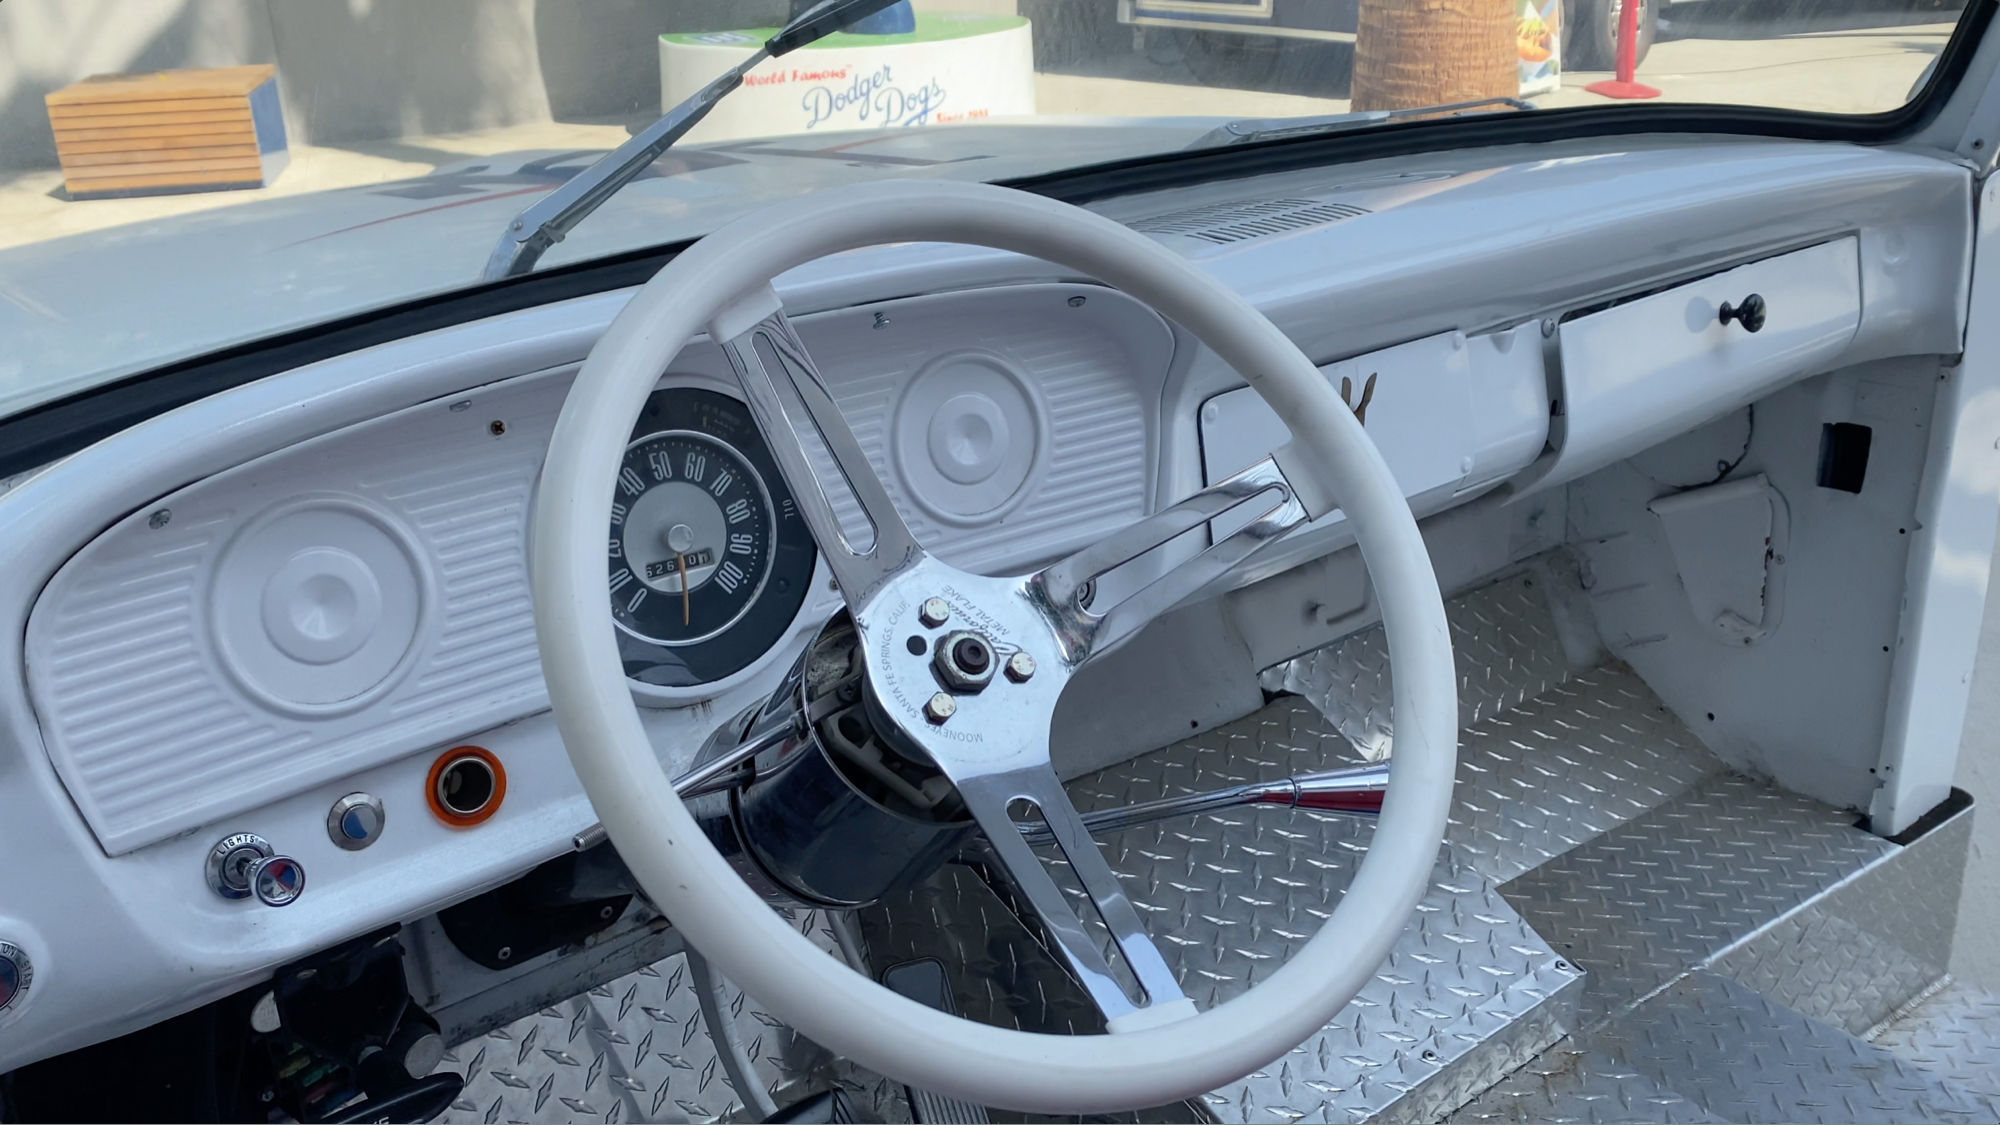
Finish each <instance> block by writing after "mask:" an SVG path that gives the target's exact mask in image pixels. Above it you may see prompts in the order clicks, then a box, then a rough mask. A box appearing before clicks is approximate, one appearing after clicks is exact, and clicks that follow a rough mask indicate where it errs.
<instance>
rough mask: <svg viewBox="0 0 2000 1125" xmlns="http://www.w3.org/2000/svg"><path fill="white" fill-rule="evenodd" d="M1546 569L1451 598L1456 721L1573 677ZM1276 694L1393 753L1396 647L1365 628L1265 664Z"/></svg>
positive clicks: (1380, 754) (1366, 749)
mask: <svg viewBox="0 0 2000 1125" xmlns="http://www.w3.org/2000/svg"><path fill="white" fill-rule="evenodd" d="M1552 580H1553V579H1552V578H1551V577H1550V576H1548V575H1546V574H1545V573H1538V572H1536V571H1528V572H1523V573H1518V574H1515V575H1512V576H1510V577H1507V578H1503V579H1500V580H1499V581H1497V582H1492V583H1489V584H1488V585H1485V586H1482V587H1479V588H1478V589H1475V590H1471V591H1468V592H1466V593H1464V594H1460V595H1459V596H1457V597H1455V598H1453V599H1451V601H1449V602H1447V603H1446V605H1445V614H1446V619H1447V620H1448V621H1449V623H1450V625H1451V646H1452V653H1453V656H1454V657H1455V659H1456V662H1457V665H1458V725H1459V727H1460V728H1461V729H1463V728H1465V727H1469V726H1472V725H1474V724H1476V723H1478V722H1480V721H1482V720H1484V719H1487V718H1489V717H1491V716H1493V715H1495V714H1498V713H1499V712H1502V711H1505V710H1508V709H1509V708H1512V707H1517V706H1519V705H1520V704H1522V703H1524V702H1526V701H1527V700H1530V699H1533V698H1534V697H1536V696H1538V695H1540V694H1542V693H1543V692H1545V691H1547V690H1548V689H1549V688H1551V687H1553V686H1555V685H1556V684H1559V683H1561V682H1563V681H1564V680H1566V679H1568V678H1569V676H1570V674H1571V672H1572V671H1573V670H1574V669H1572V668H1571V666H1570V662H1569V660H1568V658H1567V657H1565V656H1564V654H1563V646H1562V642H1561V640H1560V639H1559V638H1558V636H1557V634H1556V628H1555V625H1554V622H1553V619H1552V616H1551V614H1550V612H1549V607H1548V601H1547V597H1546V595H1547V593H1548V591H1547V589H1546V584H1547V583H1548V582H1549V581H1552ZM1263 681H1264V687H1265V689H1266V690H1268V691H1274V692H1280V691H1281V692H1290V693H1292V694H1294V695H1302V696H1304V697H1305V698H1306V699H1308V700H1310V701H1312V704H1313V706H1314V707H1316V708H1318V709H1319V710H1320V711H1321V712H1322V713H1323V714H1324V715H1325V716H1326V717H1327V720H1328V722H1330V723H1331V724H1332V726H1333V728H1334V730H1336V731H1338V732H1339V733H1340V735H1341V736H1342V737H1343V738H1345V739H1347V740H1348V741H1349V742H1351V743H1353V744H1354V746H1355V747H1356V748H1357V749H1358V750H1359V751H1360V753H1361V755H1362V756H1363V757H1364V758H1366V759H1368V760H1369V761H1372V762H1379V761H1381V760H1382V759H1384V758H1387V757H1388V756H1389V753H1390V750H1391V747H1392V745H1393V743H1394V741H1395V724H1394V722H1393V721H1392V718H1391V716H1390V714H1389V710H1390V708H1389V684H1390V672H1389V644H1388V641H1387V638H1386V637H1385V636H1384V635H1383V632H1382V629H1381V627H1380V626H1377V627H1375V628H1372V629H1364V630H1362V631H1361V632H1358V633H1355V634H1354V635H1352V636H1349V637H1345V638H1342V639H1341V640H1339V641H1336V642H1334V643H1333V644H1330V645H1328V646H1326V647H1325V648H1322V649H1318V650H1316V651H1313V652H1309V653H1306V654H1305V655H1304V656H1301V657H1299V658H1297V659H1295V660H1288V661H1286V662H1285V663H1283V664H1280V665H1277V666H1276V667H1274V668H1270V669H1268V670H1266V671H1265V673H1264V675H1263Z"/></svg>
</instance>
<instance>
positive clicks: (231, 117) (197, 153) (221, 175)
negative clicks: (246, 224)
mask: <svg viewBox="0 0 2000 1125" xmlns="http://www.w3.org/2000/svg"><path fill="white" fill-rule="evenodd" d="M277 76H278V72H277V68H275V67H271V66H232V67H225V68H222V69H219V70H163V71H160V72H158V73H155V74H102V75H98V76H96V77H94V78H86V79H84V80H83V81H81V82H78V83H76V84H75V85H72V86H65V87H63V88H62V89H60V90H57V91H55V92H54V93H51V94H49V95H48V96H47V97H46V98H44V99H43V100H44V101H46V102H47V103H48V109H49V126H50V128H52V129H54V130H55V135H56V154H57V156H58V157H60V158H61V160H62V170H63V181H64V186H65V187H66V188H67V189H68V190H69V194H70V198H72V199H103V198H107V197H114V196H128V195H164V194H169V193H173V192H184V191H222V190H226V189H232V188H257V187H264V186H265V185H267V184H269V183H270V182H271V180H272V179H273V178H275V177H276V176H277V174H278V172H279V170H280V169H282V168H283V167H284V166H285V161H286V158H287V151H286V148H285V120H284V116H283V114H282V113H281V112H280V109H279V105H278V77H277Z"/></svg>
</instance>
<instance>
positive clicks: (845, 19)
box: [480, 0, 896, 281]
mask: <svg viewBox="0 0 2000 1125" xmlns="http://www.w3.org/2000/svg"><path fill="white" fill-rule="evenodd" d="M895 2H896V0H826V2H825V3H823V4H819V5H817V6H815V7H813V8H810V9H808V10H807V11H805V12H802V13H800V14H799V17H798V18H797V19H795V20H793V21H792V22H790V23H788V24H786V25H785V26H784V28H783V29H782V30H780V31H779V32H778V33H777V34H776V35H773V36H771V38H769V39H767V40H765V41H764V45H763V46H761V47H759V48H757V50H756V52H755V53H753V54H752V55H751V56H750V57H749V58H747V59H744V60H743V61H742V62H741V63H739V64H737V65H736V66H733V67H731V68H729V69H728V70H726V71H724V72H723V73H722V76H721V77H719V78H717V79H716V80H715V81H713V82H710V83H709V84H708V85H706V86H703V87H702V88H701V89H699V90H696V91H695V92H694V93H693V94H692V95H691V96H690V97H688V99H687V100H686V101H683V102H682V103H681V104H679V105H677V106H675V107H674V108H672V109H670V110H668V111H667V113H666V115H665V116H663V117H661V118H660V119H659V120H658V121H655V122H653V123H652V124H651V125H648V126H646V127H645V128H644V129H642V130H640V131H639V132H637V133H635V134H633V136H632V139H631V140H628V141H626V142H625V143H624V144H622V145H619V146H618V147H617V148H615V149H612V150H611V151H610V152H608V153H605V154H604V156H603V157H601V158H600V159H599V160H598V161H597V163H595V164H592V165H591V166H590V167H588V168H585V169H584V170H583V171H581V172H579V173H577V174H576V175H574V176H572V177H570V178H569V180H567V181H566V182H565V183H563V185H562V186H561V187H558V188H557V189H555V190H554V191H552V192H550V193H548V194H547V195H545V196H542V197H541V198H540V199H537V200H536V201H535V202H533V203H531V204H529V205H528V207H527V209H526V210H524V211H522V212H521V213H520V214H518V215H516V216H514V221H513V222H511V223H509V224H507V233H506V234H503V235H501V236H500V242H499V244H498V245H496V246H494V247H493V253H492V254H490V255H488V256H487V258H486V269H485V271H484V272H483V273H482V274H481V275H480V276H481V277H482V278H483V279H485V280H487V281H498V280H500V279H501V278H506V277H519V276H520V275H522V274H525V273H527V272H528V271H530V270H532V269H534V268H535V263H536V262H539V261H541V258H542V255H543V254H546V253H548V251H549V248H550V247H551V246H554V245H555V244H556V243H558V242H561V241H562V240H563V238H564V237H565V236H567V235H568V234H569V232H570V231H572V230H574V229H576V225H577V224H578V223H581V222H582V221H583V220H585V219H587V218H589V217H590V214H591V212H593V211H595V210H597V209H598V208H599V207H600V206H602V205H603V204H604V201H605V200H607V199H610V198H611V197H612V196H614V195H616V194H618V190H619V189H620V188H622V187H624V186H625V185H626V184H628V183H631V182H632V179H633V177H635V176H637V175H638V174H639V173H640V172H643V171H645V170H646V168H648V167H649V166H651V165H652V163H653V161H655V160H658V159H659V158H660V156H661V155H662V154H663V153H665V152H666V151H667V150H668V149H670V148H672V147H673V146H674V144H675V143H676V142H678V141H679V140H680V139H681V138H682V137H684V136H687V133H688V130H690V129H692V128H694V127H695V126H696V125H698V124H700V123H701V119H702V118H704V117H707V116H708V113H709V111H710V110H712V109H714V108H715V104H716V103H717V102H719V101H721V100H722V99H723V98H725V97H727V96H729V94H730V93H731V92H733V91H734V90H735V89H736V88H737V87H739V86H741V85H743V76H744V75H745V74H748V73H749V72H750V70H751V69H752V68H754V67H755V66H757V64H759V63H761V62H763V61H764V60H765V59H771V58H776V57H778V56H779V55H782V54H785V53H786V52H788V51H792V50H795V49H797V48H799V47H803V46H805V45H806V44H808V43H811V42H813V41H815V40H817V39H822V38H824V37H826V36H828V35H831V34H832V33H834V32H836V31H839V30H840V29H841V28H843V27H847V26H849V25H850V24H853V23H854V22H855V21H857V20H860V19H863V18H865V17H867V16H871V15H874V14H875V13H876V12H879V11H881V10H882V9H884V8H886V7H888V6H889V5H890V4H893V3H895Z"/></svg>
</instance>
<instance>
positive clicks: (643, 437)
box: [605, 387, 813, 687]
mask: <svg viewBox="0 0 2000 1125" xmlns="http://www.w3.org/2000/svg"><path fill="white" fill-rule="evenodd" d="M605 553H606V555H607V561H608V563H609V569H608V577H607V579H606V583H607V588H608V592H609V594H610V597H611V613H612V617H613V619H614V620H616V621H617V623H618V629H619V634H620V636H619V647H620V650H621V652H622V653H623V655H624V657H625V672H626V674H627V675H628V676H631V677H632V678H634V679H637V680H640V681H642V682H645V683H651V684H657V685H660V686H666V687H682V686H693V685H697V684H703V683H708V682H712V681H714V680H718V679H721V678H723V677H724V676H728V675H730V674H732V673H734V672H737V671H740V670H741V669H743V668H744V667H746V666H748V665H749V664H750V663H751V662H752V661H754V660H756V659H757V658H758V657H759V656H762V655H763V654H764V653H765V652H767V651H768V650H769V649H770V648H771V646H772V645H774V644H776V643H777V642H778V640H779V639H780V638H781V637H782V636H783V635H784V633H785V631H786V629H787V628H788V627H789V626H790V625H791V622H792V620H793V618H794V617H796V616H797V614H798V610H799V606H800V604H801V603H802V602H803V601H804V599H805V594H806V586H807V584H808V582H810V580H811V578H812V567H813V545H812V538H811V536H810V535H809V534H807V532H806V529H805V525H804V523H803V521H801V520H800V519H799V516H798V511H797V508H796V506H795V505H794V504H793V502H792V498H791V494H790V493H789V492H788V491H786V489H785V484H784V480H783V478H781V477H780V476H779V475H778V472H777V467H776V464H775V463H774V462H773V461H772V459H771V456H770V453H769V452H768V450H766V449H765V447H764V442H763V438H762V436H761V435H760V434H759V433H758V432H757V428H756V425H755V424H754V423H753V422H752V421H751V419H750V415H749V413H748V411H747V410H745V408H744V407H743V405H742V404H741V403H739V402H737V401H736V400H734V399H732V398H729V397H728V396H726V395H721V394H717V393H715V392H713V391H704V390H696V389H693V388H685V387H677V388H670V389H667V390H662V391H657V392H655V393H654V394H653V396H652V397H651V398H650V399H648V400H647V403H646V408H645V411H644V412H643V413H642V414H641V416H640V419H639V424H638V425H637V426H636V427H635V428H634V431H633V436H632V441H631V443H630V444H629V445H627V446H626V447H625V458H624V463H623V464H622V465H621V466H620V468H619V472H618V487H617V493H616V498H615V500H614V502H613V504H612V507H611V514H610V525H609V536H608V537H607V540H606V547H605Z"/></svg>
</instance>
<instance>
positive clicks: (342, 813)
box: [326, 793, 388, 852]
mask: <svg viewBox="0 0 2000 1125" xmlns="http://www.w3.org/2000/svg"><path fill="white" fill-rule="evenodd" d="M387 819H388V817H387V814H386V813H384V812H383V810H382V799H381V798H380V797H377V796H375V795H374V794H372V793H349V794H348V795H347V796H345V797H342V798H341V799H340V800H338V801H335V802H334V803H333V807H332V808H330V809H328V810H327V812H326V835H327V838H328V839H330V840H332V841H333V844H334V846H335V847H337V848H342V849H345V850H347V851H350V852H358V851H360V850H361V849H362V848H365V847H367V846H368V845H370V844H372V843H374V842H375V841H376V840H379V839H381V838H382V826H383V824H385V823H386V822H387Z"/></svg>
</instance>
